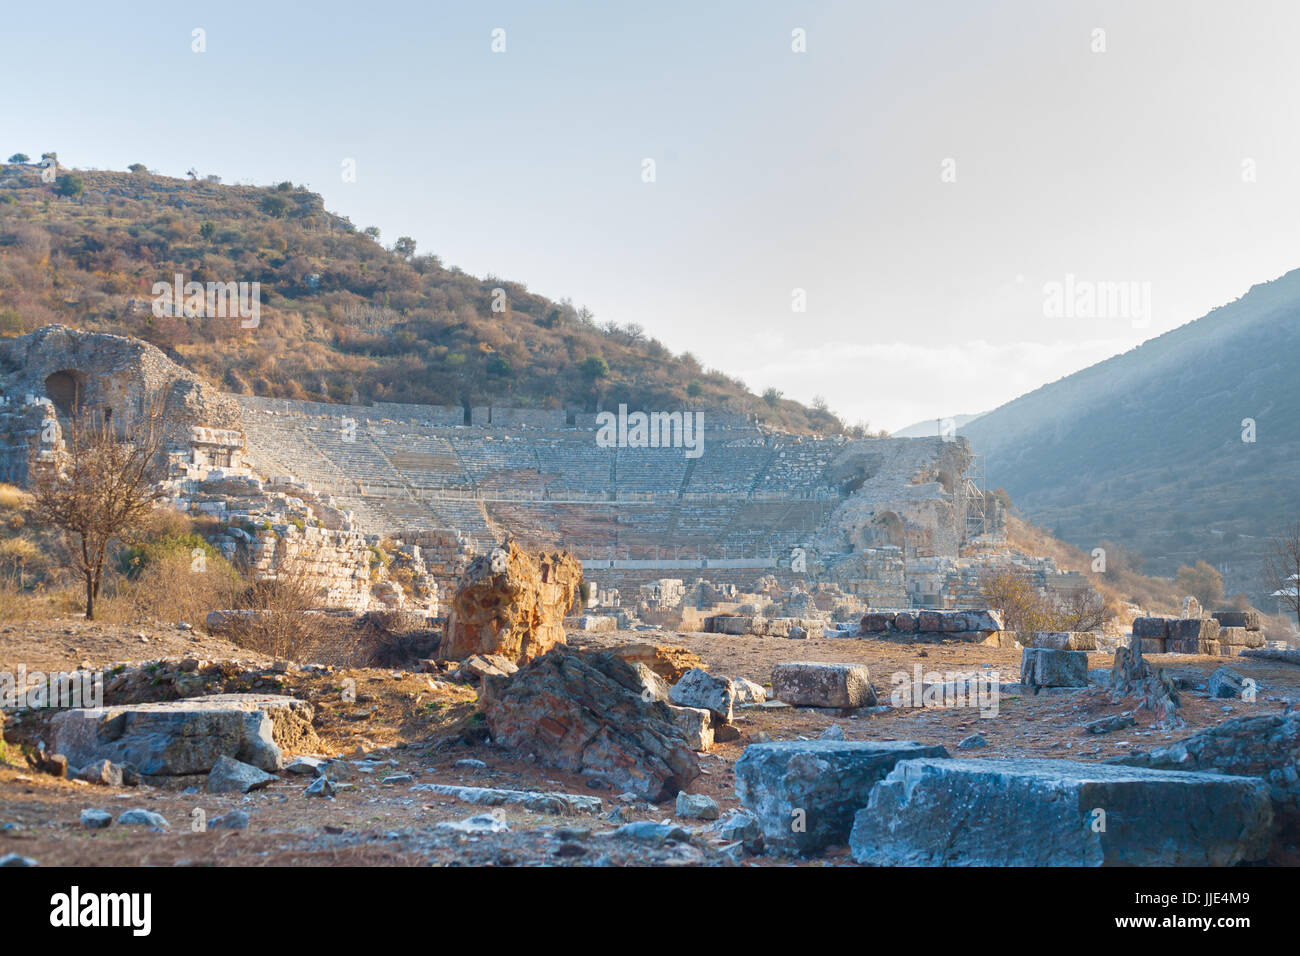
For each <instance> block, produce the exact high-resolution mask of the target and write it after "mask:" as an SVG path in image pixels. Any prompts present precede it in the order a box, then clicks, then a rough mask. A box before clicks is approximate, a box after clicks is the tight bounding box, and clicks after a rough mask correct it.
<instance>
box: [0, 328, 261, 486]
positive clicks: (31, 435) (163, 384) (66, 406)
mask: <svg viewBox="0 0 1300 956" xmlns="http://www.w3.org/2000/svg"><path fill="white" fill-rule="evenodd" d="M155 395H161V396H163V397H164V398H165V401H166V409H167V420H168V430H167V435H166V444H167V451H168V453H169V454H170V455H172V456H174V460H175V462H176V464H177V465H178V466H180V467H182V468H184V469H187V470H191V469H192V470H193V471H194V472H195V473H196V474H201V473H203V472H205V471H206V470H207V469H208V468H210V467H214V466H216V467H236V468H238V467H239V465H240V457H241V456H242V453H243V432H242V424H241V421H242V416H241V413H240V409H239V405H238V403H236V402H235V401H234V400H233V399H232V398H231V397H230V396H228V395H226V394H224V393H222V392H219V391H217V390H216V389H214V388H212V387H211V386H209V385H206V384H205V383H204V382H203V381H202V380H200V379H199V378H198V377H197V376H196V375H194V374H192V373H190V372H187V371H186V370H185V369H183V368H181V367H180V366H178V365H176V364H175V363H174V362H172V361H170V360H169V359H168V358H167V357H166V356H165V355H163V353H162V352H160V351H159V350H158V349H156V348H154V347H153V346H152V345H148V344H146V343H144V342H141V341H139V340H137V339H132V338H128V337H126V336H121V335H107V334H103V333H98V332H80V331H76V330H74V329H68V328H65V327H63V326H61V325H47V326H45V327H44V328H41V329H38V330H37V331H35V332H32V333H31V334H29V335H24V336H20V337H18V338H14V339H7V340H4V341H0V398H2V399H3V405H0V480H4V481H7V482H11V483H16V484H23V483H24V482H26V481H27V480H28V472H29V468H30V466H31V464H32V462H33V460H38V459H40V458H42V457H49V456H50V455H51V454H52V453H53V452H54V451H55V450H56V449H57V448H58V447H59V446H60V444H61V442H62V436H63V429H64V427H66V425H67V422H68V420H69V417H70V416H72V415H75V414H76V413H78V412H79V411H80V410H82V409H88V408H93V409H97V410H98V411H99V412H100V413H101V414H102V415H103V416H105V417H106V418H107V419H108V420H109V422H110V424H112V425H113V426H114V427H116V428H118V429H120V430H121V431H122V432H123V433H124V434H126V433H129V432H130V430H131V428H132V427H134V426H135V425H136V424H137V423H138V422H139V420H140V417H141V415H142V413H143V412H144V410H145V408H146V406H147V403H148V402H149V401H150V400H151V399H152V398H153V396H155Z"/></svg>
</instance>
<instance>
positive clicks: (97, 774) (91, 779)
mask: <svg viewBox="0 0 1300 956" xmlns="http://www.w3.org/2000/svg"><path fill="white" fill-rule="evenodd" d="M72 779H74V780H84V781H86V783H93V784H96V785H97V786H101V787H120V786H122V784H123V781H124V777H123V774H122V768H121V767H119V766H118V765H117V764H115V763H113V761H111V760H96V761H95V762H94V763H90V764H87V765H86V766H84V767H82V768H81V769H80V770H77V771H74V772H73V774H72Z"/></svg>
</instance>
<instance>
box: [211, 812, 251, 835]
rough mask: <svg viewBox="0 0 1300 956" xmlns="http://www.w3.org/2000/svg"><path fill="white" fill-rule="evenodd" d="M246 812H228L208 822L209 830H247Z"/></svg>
mask: <svg viewBox="0 0 1300 956" xmlns="http://www.w3.org/2000/svg"><path fill="white" fill-rule="evenodd" d="M248 819H249V818H248V811H247V810H228V811H227V812H225V813H223V814H221V816H219V817H215V818H213V819H212V820H209V821H208V829H209V830H247V829H248Z"/></svg>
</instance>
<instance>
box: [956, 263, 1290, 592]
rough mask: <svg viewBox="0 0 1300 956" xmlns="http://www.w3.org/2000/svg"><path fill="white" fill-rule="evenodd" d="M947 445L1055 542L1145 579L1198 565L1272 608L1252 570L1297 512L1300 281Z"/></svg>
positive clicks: (1004, 410) (1065, 383) (1077, 378)
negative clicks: (979, 458)
mask: <svg viewBox="0 0 1300 956" xmlns="http://www.w3.org/2000/svg"><path fill="white" fill-rule="evenodd" d="M1247 420H1249V421H1247ZM1252 423H1253V435H1252V434H1251V426H1252ZM959 432H960V434H963V435H965V436H966V437H967V438H969V439H970V441H971V444H972V446H973V449H974V451H975V452H976V453H977V454H982V455H984V456H985V468H986V474H987V482H988V486H989V487H990V488H997V487H1002V488H1005V489H1006V490H1007V491H1008V492H1010V493H1011V496H1012V498H1013V499H1014V501H1015V502H1016V505H1017V507H1018V508H1019V509H1020V510H1021V511H1022V512H1024V513H1025V514H1026V515H1027V516H1028V517H1029V518H1030V519H1031V520H1032V521H1034V522H1035V523H1037V524H1039V525H1041V526H1043V527H1046V528H1050V529H1053V530H1055V531H1056V532H1057V535H1058V537H1062V538H1063V539H1064V540H1066V541H1069V542H1070V543H1071V544H1074V545H1076V546H1078V547H1080V548H1083V549H1085V550H1091V549H1092V548H1093V547H1096V546H1097V543H1098V542H1099V541H1101V540H1103V539H1109V540H1111V541H1115V542H1118V543H1120V544H1123V545H1125V546H1127V547H1130V548H1133V549H1136V550H1137V551H1139V552H1141V554H1143V555H1144V556H1145V558H1146V564H1145V567H1144V570H1145V571H1146V572H1147V573H1149V574H1160V575H1164V576H1168V575H1172V574H1173V573H1174V571H1176V570H1177V568H1178V567H1179V566H1181V565H1183V564H1192V563H1194V562H1195V561H1197V560H1200V559H1204V560H1206V561H1209V562H1210V563H1211V564H1213V565H1214V566H1215V567H1217V568H1218V569H1219V570H1220V572H1222V573H1223V575H1224V579H1225V585H1226V587H1227V589H1228V592H1229V593H1230V594H1231V593H1235V592H1238V591H1243V592H1245V593H1247V594H1248V595H1250V596H1251V597H1252V598H1253V599H1254V600H1255V601H1256V602H1257V603H1259V605H1260V606H1261V607H1263V608H1265V609H1266V610H1273V605H1272V602H1271V601H1268V600H1267V599H1266V598H1265V597H1264V584H1263V582H1262V581H1261V580H1260V562H1261V559H1262V556H1263V553H1264V550H1265V549H1266V547H1267V539H1268V536H1269V535H1271V534H1273V533H1275V532H1276V531H1277V530H1278V529H1279V526H1280V525H1281V524H1282V523H1283V522H1284V521H1285V520H1287V519H1290V518H1294V517H1295V515H1296V513H1297V511H1300V270H1295V271H1292V272H1288V273H1287V274H1286V275H1284V276H1282V277H1281V278H1279V279H1276V280H1274V281H1272V282H1266V283H1264V284H1262V285H1257V286H1254V287H1253V288H1251V290H1250V291H1249V292H1248V293H1247V294H1246V295H1244V296H1242V297H1241V298H1240V299H1237V300H1236V301H1235V302H1232V303H1230V304H1228V305H1225V306H1222V307H1221V308H1217V309H1215V310H1214V311H1212V312H1210V313H1209V314H1208V315H1206V316H1203V317H1202V318H1200V319H1197V320H1196V321H1195V322H1191V323H1188V324H1187V325H1184V326H1181V327H1179V328H1177V329H1174V330H1173V331H1171V332H1167V333H1165V334H1164V335H1161V336H1159V337H1158V338H1155V339H1152V340H1151V341H1149V342H1146V343H1144V344H1143V345H1141V346H1139V347H1137V348H1135V349H1132V350H1131V351H1129V352H1126V353H1124V354H1122V355H1117V356H1115V357H1113V358H1110V359H1107V360H1106V361H1104V362H1100V363H1098V364H1096V365H1093V366H1091V367H1089V368H1086V369H1084V370H1083V371H1081V372H1076V373H1075V374H1074V375H1070V376H1068V377H1066V378H1063V379H1061V380H1060V381H1057V382H1053V383H1052V384H1050V385H1045V386H1043V387H1042V388H1039V389H1037V390H1035V391H1033V392H1030V393H1029V394H1027V395H1023V396H1021V397H1020V398H1018V399H1016V400H1015V401H1012V402H1009V403H1007V404H1006V405H1003V406H1001V407H1000V408H997V409H995V410H993V411H991V412H989V413H987V414H985V415H983V416H980V417H979V418H978V419H976V420H975V421H972V422H969V423H968V424H967V425H966V426H965V427H959ZM1243 438H1244V439H1247V440H1243ZM1251 438H1253V441H1252V440H1249V439H1251Z"/></svg>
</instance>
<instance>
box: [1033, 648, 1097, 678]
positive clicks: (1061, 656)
mask: <svg viewBox="0 0 1300 956" xmlns="http://www.w3.org/2000/svg"><path fill="white" fill-rule="evenodd" d="M1020 682H1021V683H1022V684H1026V685H1028V686H1030V687H1087V686H1088V655H1087V654H1085V653H1084V652H1083V651H1056V650H1051V649H1049V648H1043V647H1026V648H1025V649H1024V651H1023V652H1022V653H1021V656H1020Z"/></svg>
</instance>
